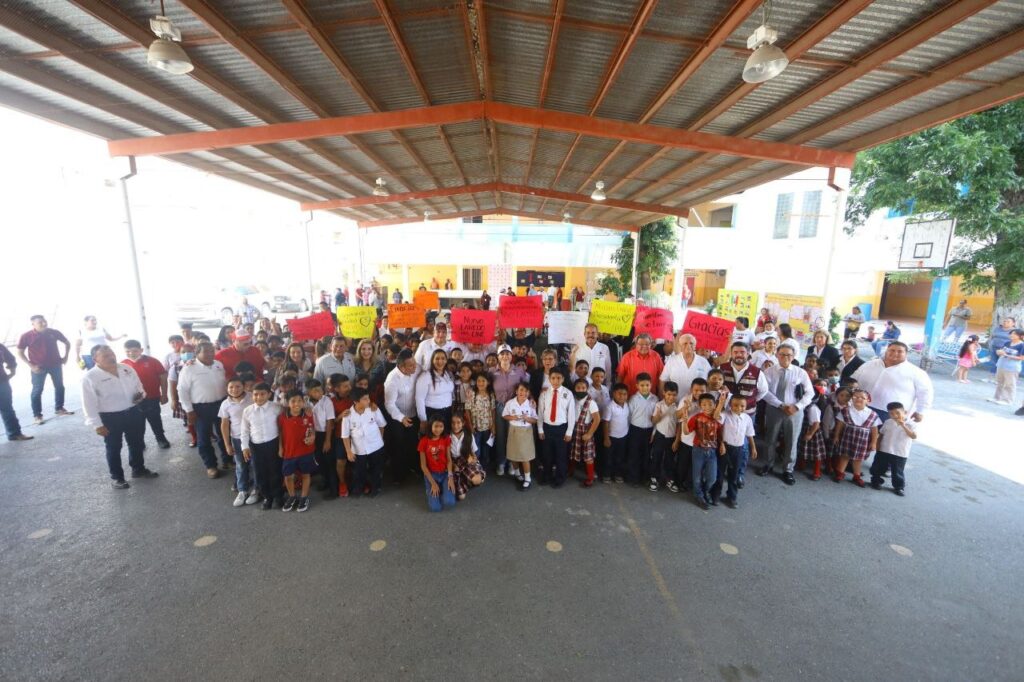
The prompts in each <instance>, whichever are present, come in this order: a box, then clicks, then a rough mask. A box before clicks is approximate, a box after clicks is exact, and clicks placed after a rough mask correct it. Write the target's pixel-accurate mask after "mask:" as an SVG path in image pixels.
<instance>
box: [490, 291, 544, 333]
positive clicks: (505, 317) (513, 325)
mask: <svg viewBox="0 0 1024 682" xmlns="http://www.w3.org/2000/svg"><path fill="white" fill-rule="evenodd" d="M498 320H499V321H500V322H501V328H502V329H536V328H537V327H543V326H544V304H543V303H542V302H541V297H540V296H502V297H501V298H500V299H499V300H498Z"/></svg>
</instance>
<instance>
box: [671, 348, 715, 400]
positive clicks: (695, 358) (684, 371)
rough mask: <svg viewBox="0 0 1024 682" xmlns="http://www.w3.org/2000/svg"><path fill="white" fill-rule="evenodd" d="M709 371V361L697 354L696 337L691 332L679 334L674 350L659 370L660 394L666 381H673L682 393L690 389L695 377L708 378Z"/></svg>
mask: <svg viewBox="0 0 1024 682" xmlns="http://www.w3.org/2000/svg"><path fill="white" fill-rule="evenodd" d="M710 371H711V363H710V362H708V361H707V358H704V357H702V356H700V355H697V339H696V337H695V336H693V335H692V334H679V335H677V336H676V344H675V352H674V353H672V355H670V356H668V357H667V358H665V368H664V369H663V370H661V382H660V384H659V386H660V387H661V395H662V396H664V395H665V392H664V387H665V382H666V381H674V382H676V384H677V385H678V386H679V390H680V391H683V392H684V393H688V392H689V391H690V384H692V383H693V380H694V379H696V378H697V377H700V378H701V379H707V378H708V372H710Z"/></svg>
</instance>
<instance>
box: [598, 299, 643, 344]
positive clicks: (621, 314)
mask: <svg viewBox="0 0 1024 682" xmlns="http://www.w3.org/2000/svg"><path fill="white" fill-rule="evenodd" d="M635 314H636V306H633V305H630V304H628V303H613V302H611V301H603V300H601V299H599V298H597V299H594V301H593V302H592V303H591V306H590V323H591V324H596V325H597V328H598V330H599V331H600V332H601V333H602V334H611V335H613V336H627V335H628V334H629V332H630V330H632V329H633V316H634V315H635Z"/></svg>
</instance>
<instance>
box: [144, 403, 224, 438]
mask: <svg viewBox="0 0 1024 682" xmlns="http://www.w3.org/2000/svg"><path fill="white" fill-rule="evenodd" d="M139 412H141V413H142V416H143V417H145V421H147V422H149V428H150V429H151V430H152V431H153V435H154V436H155V437H156V439H157V442H160V441H165V440H167V437H166V436H165V435H164V422H163V419H162V418H161V417H160V399H159V398H146V399H145V400H143V401H142V402H141V403H139ZM218 430H219V429H218ZM142 432H143V436H145V432H146V425H145V423H143V425H142Z"/></svg>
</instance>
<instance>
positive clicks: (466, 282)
mask: <svg viewBox="0 0 1024 682" xmlns="http://www.w3.org/2000/svg"><path fill="white" fill-rule="evenodd" d="M481 279H482V278H481V269H480V268H462V288H463V289H482V288H483V287H482V286H480V282H481Z"/></svg>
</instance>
